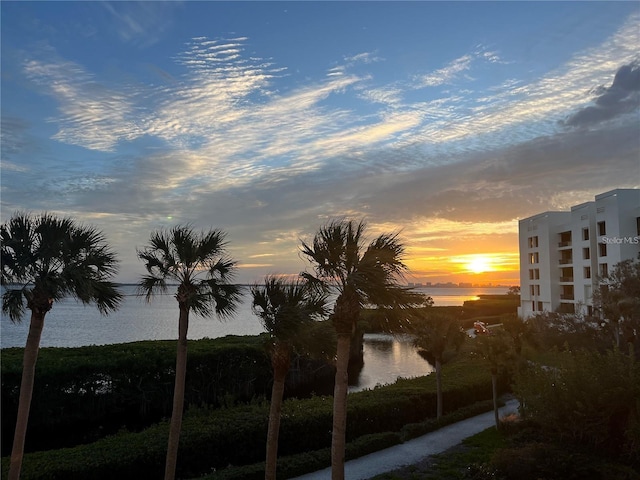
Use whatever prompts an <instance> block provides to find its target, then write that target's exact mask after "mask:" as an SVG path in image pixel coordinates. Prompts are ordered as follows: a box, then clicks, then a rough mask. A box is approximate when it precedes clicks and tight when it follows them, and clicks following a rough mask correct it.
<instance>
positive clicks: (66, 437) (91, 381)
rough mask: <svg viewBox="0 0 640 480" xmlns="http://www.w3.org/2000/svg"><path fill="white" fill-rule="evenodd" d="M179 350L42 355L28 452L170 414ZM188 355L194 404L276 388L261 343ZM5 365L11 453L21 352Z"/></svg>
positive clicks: (198, 344)
mask: <svg viewBox="0 0 640 480" xmlns="http://www.w3.org/2000/svg"><path fill="white" fill-rule="evenodd" d="M175 350H176V342H175V341H144V342H133V343H127V344H118V345H104V346H89V347H80V348H43V349H41V352H40V359H39V362H38V368H37V371H36V384H35V388H34V398H33V405H32V408H31V415H30V424H29V432H30V435H28V437H27V450H28V451H29V450H30V451H33V450H39V449H47V448H60V447H61V446H69V445H75V444H77V443H83V442H87V441H94V440H96V439H97V438H100V437H101V436H104V435H105V434H109V433H115V432H116V431H118V430H119V429H121V428H123V427H125V428H128V429H133V430H135V429H139V428H142V427H146V426H148V425H150V424H151V423H153V422H157V421H159V420H160V419H161V418H163V417H166V416H168V415H169V414H170V412H171V398H172V392H173V375H174V370H175ZM189 355H190V356H189V363H188V367H187V368H188V372H187V391H186V400H187V404H188V405H213V406H220V405H225V404H226V403H228V402H236V401H247V400H250V399H251V398H253V397H255V396H266V395H267V393H268V391H269V389H270V384H269V379H270V376H271V372H270V365H269V361H268V358H267V357H266V355H265V353H264V349H263V342H262V340H261V339H260V338H259V337H225V338H219V339H213V340H209V339H203V340H195V341H192V342H191V344H190V354H189ZM1 359H2V372H1V373H2V431H3V442H2V443H3V447H4V448H9V447H10V441H8V439H9V438H10V435H11V432H12V429H13V425H14V423H15V412H16V408H17V407H16V405H17V401H18V393H19V385H20V374H21V370H22V349H21V348H10V349H3V350H2V352H1Z"/></svg>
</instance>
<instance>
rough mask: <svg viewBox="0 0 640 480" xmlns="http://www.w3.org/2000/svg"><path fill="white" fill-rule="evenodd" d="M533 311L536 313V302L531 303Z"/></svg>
mask: <svg viewBox="0 0 640 480" xmlns="http://www.w3.org/2000/svg"><path fill="white" fill-rule="evenodd" d="M531 310H533V311H534V312H535V311H536V302H531Z"/></svg>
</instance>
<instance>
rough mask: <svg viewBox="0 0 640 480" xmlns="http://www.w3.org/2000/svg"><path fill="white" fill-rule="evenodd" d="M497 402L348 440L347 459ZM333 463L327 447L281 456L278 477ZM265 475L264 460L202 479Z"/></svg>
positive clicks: (257, 479) (233, 479)
mask: <svg viewBox="0 0 640 480" xmlns="http://www.w3.org/2000/svg"><path fill="white" fill-rule="evenodd" d="M492 408H493V401H492V400H486V401H483V402H477V403H474V404H473V405H470V406H468V407H464V408H461V409H459V410H456V411H455V412H453V413H450V414H447V415H444V416H443V417H442V418H441V419H440V420H436V419H435V418H433V419H427V420H425V421H423V422H420V423H412V424H409V425H405V426H404V427H402V429H401V430H400V432H382V433H374V434H370V435H364V436H362V437H359V438H356V439H355V440H353V441H351V442H349V443H347V446H346V452H345V458H346V459H347V460H351V459H354V458H359V457H362V456H364V455H368V454H370V453H374V452H377V451H379V450H382V449H385V448H389V447H392V446H394V445H399V444H401V443H403V442H406V441H408V440H411V439H413V438H416V437H418V436H421V435H424V434H426V433H429V432H433V431H434V430H437V429H439V428H442V427H444V426H446V425H450V424H452V423H455V422H459V421H461V420H465V419H467V418H470V417H473V416H475V415H479V414H482V413H485V412H488V411H490V410H491V409H492ZM330 465H331V448H323V449H320V450H314V451H311V452H305V453H300V454H297V455H290V456H287V457H281V458H279V459H278V468H277V477H278V478H283V479H287V478H293V477H297V476H300V475H304V474H306V473H310V472H315V471H318V470H322V469H324V468H327V467H329V466H330ZM263 478H264V462H261V463H254V464H251V465H243V466H241V467H228V468H225V469H223V470H219V471H216V472H214V473H212V474H210V475H205V476H203V477H199V480H262V479H263Z"/></svg>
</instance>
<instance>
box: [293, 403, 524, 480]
mask: <svg viewBox="0 0 640 480" xmlns="http://www.w3.org/2000/svg"><path fill="white" fill-rule="evenodd" d="M517 410H518V401H517V400H508V401H507V402H506V405H505V406H504V407H502V408H500V411H499V412H500V416H501V417H502V416H505V415H508V414H509V413H513V412H516V411H517ZM493 425H495V421H494V416H493V411H491V412H487V413H483V414H482V415H477V416H475V417H472V418H468V419H466V420H463V421H461V422H457V423H453V424H451V425H448V426H446V427H443V428H441V429H439V430H436V431H434V432H431V433H428V434H426V435H423V436H422V437H418V438H414V439H413V440H409V441H408V442H405V443H403V444H400V445H395V446H393V447H390V448H387V449H385V450H381V451H379V452H375V453H371V454H369V455H365V456H364V457H360V458H356V459H354V460H349V461H348V462H346V464H345V478H346V479H347V480H367V479H369V478H371V477H374V476H376V475H380V474H381V473H386V472H390V471H392V470H396V469H398V468H401V467H405V466H407V465H412V464H414V463H418V462H420V461H421V460H423V459H424V458H425V457H428V456H430V455H435V454H437V453H442V452H444V451H445V450H447V449H449V448H451V447H453V446H455V445H458V444H459V443H460V442H462V440H464V439H465V438H468V437H471V436H473V435H475V434H476V433H480V432H482V431H483V430H486V429H487V428H489V427H491V426H493ZM330 478H331V468H325V469H324V470H320V471H317V472H313V473H308V474H306V475H303V476H301V477H297V479H296V480H327V479H330Z"/></svg>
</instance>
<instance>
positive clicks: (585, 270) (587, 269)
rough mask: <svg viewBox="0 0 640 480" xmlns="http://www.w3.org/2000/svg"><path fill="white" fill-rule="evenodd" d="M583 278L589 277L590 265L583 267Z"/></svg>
mask: <svg viewBox="0 0 640 480" xmlns="http://www.w3.org/2000/svg"><path fill="white" fill-rule="evenodd" d="M584 278H591V267H584Z"/></svg>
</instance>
